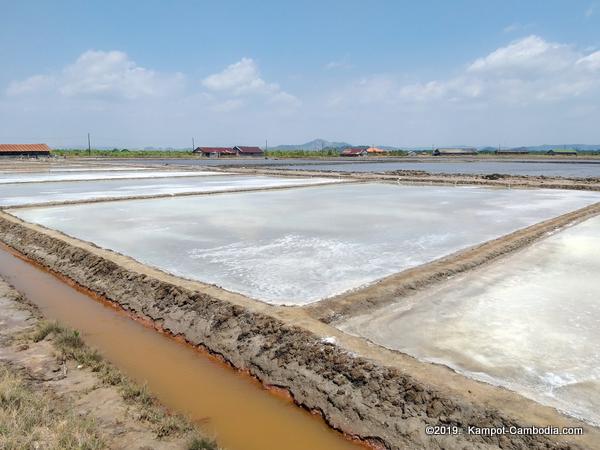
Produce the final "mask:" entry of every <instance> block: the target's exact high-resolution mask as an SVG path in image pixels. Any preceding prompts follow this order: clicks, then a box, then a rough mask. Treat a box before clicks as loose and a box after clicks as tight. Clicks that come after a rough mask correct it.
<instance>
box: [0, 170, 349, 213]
mask: <svg viewBox="0 0 600 450" xmlns="http://www.w3.org/2000/svg"><path fill="white" fill-rule="evenodd" d="M337 181H339V180H338V179H332V178H317V177H315V178H297V177H268V176H260V175H257V176H254V175H213V176H210V177H182V178H173V179H171V178H149V179H144V180H139V179H133V180H95V181H79V182H73V181H55V182H52V183H13V184H6V185H4V186H2V189H1V190H0V206H10V205H12V206H15V205H28V204H33V203H35V204H40V203H47V202H64V201H84V200H92V199H103V198H117V197H132V196H152V195H176V194H186V193H191V192H194V193H201V192H202V193H204V192H223V191H232V190H237V189H263V188H272V187H283V186H305V185H310V184H318V183H335V182H337Z"/></svg>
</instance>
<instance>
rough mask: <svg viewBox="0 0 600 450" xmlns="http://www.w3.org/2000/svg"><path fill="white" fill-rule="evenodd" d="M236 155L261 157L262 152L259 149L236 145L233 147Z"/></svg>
mask: <svg viewBox="0 0 600 450" xmlns="http://www.w3.org/2000/svg"><path fill="white" fill-rule="evenodd" d="M233 150H235V153H236V155H238V156H263V155H264V152H263V151H262V149H261V148H260V147H246V146H243V145H236V146H235V147H233Z"/></svg>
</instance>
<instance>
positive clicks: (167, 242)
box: [12, 183, 600, 305]
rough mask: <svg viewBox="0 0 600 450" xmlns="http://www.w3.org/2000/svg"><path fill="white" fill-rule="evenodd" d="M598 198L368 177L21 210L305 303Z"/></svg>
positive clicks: (262, 296)
mask: <svg viewBox="0 0 600 450" xmlns="http://www.w3.org/2000/svg"><path fill="white" fill-rule="evenodd" d="M599 200H600V195H599V194H598V193H594V192H581V191H561V190H543V189H538V190H515V189H512V190H510V189H491V188H481V187H451V188H449V187H438V186H403V185H395V184H379V183H369V184H357V185H354V184H345V185H334V186H321V187H310V188H306V189H289V190H282V191H263V192H253V193H236V194H219V195H215V196H210V197H204V196H198V197H194V196H191V197H174V198H164V199H152V200H130V201H129V200H127V201H121V202H106V203H99V204H91V205H86V204H82V205H70V206H55V207H36V208H26V209H20V210H14V211H12V213H13V214H14V215H16V216H18V217H20V218H22V219H24V220H26V221H30V222H34V223H38V224H41V225H44V226H47V227H49V228H54V229H57V230H59V231H62V232H64V233H66V234H68V235H71V236H74V237H77V238H80V239H83V240H86V241H92V242H94V243H95V244H97V245H99V246H101V247H104V248H108V249H112V250H116V251H118V252H120V253H123V254H126V255H129V256H131V257H133V258H135V259H137V260H139V261H140V262H143V263H146V264H149V265H152V266H155V267H158V268H161V269H163V270H166V271H168V272H171V273H173V274H175V275H179V276H184V277H188V278H192V279H196V280H200V281H203V282H207V283H213V284H216V285H219V286H222V287H224V288H225V289H228V290H231V291H235V292H240V293H242V294H245V295H248V296H250V297H253V298H257V299H259V300H262V301H265V302H268V303H273V304H286V305H303V304H308V303H311V302H314V301H317V300H320V299H323V298H326V297H329V296H332V295H336V294H340V293H343V292H345V291H348V290H350V289H354V288H357V287H360V286H363V285H365V284H368V283H371V282H373V281H375V280H377V279H380V278H383V277H385V276H387V275H391V274H393V273H395V272H398V271H401V270H404V269H407V268H410V267H414V266H416V265H419V264H423V263H426V262H428V261H431V260H432V259H435V258H438V257H441V256H444V255H447V254H449V253H452V252H455V251H457V250H460V249H463V248H465V247H468V246H471V245H474V244H477V243H481V242H483V241H487V240H489V239H492V238H496V237H499V236H501V235H504V234H506V233H509V232H512V231H515V230H517V229H520V228H522V227H525V226H528V225H532V224H534V223H537V222H539V221H541V220H545V219H550V218H552V217H555V216H557V215H560V214H563V213H566V212H568V211H572V210H575V209H578V208H581V207H584V206H587V205H589V204H591V203H595V202H597V201H599Z"/></svg>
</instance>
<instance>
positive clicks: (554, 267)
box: [339, 218, 600, 425]
mask: <svg viewBox="0 0 600 450" xmlns="http://www.w3.org/2000/svg"><path fill="white" fill-rule="evenodd" d="M599 273H600V218H594V219H590V220H588V221H586V222H584V223H581V224H579V225H576V226H574V227H572V228H569V229H567V230H565V231H562V232H559V233H558V234H554V235H553V236H551V237H548V238H547V239H545V240H543V241H541V242H538V243H536V244H534V245H533V246H531V247H529V248H526V249H524V250H522V251H520V252H519V253H517V254H515V255H513V256H511V257H508V258H505V259H504V260H501V261H498V262H497V263H495V264H492V265H490V266H488V267H485V268H482V269H479V270H476V271H473V272H471V273H469V274H467V275H463V276H459V277H456V278H454V279H452V280H451V281H448V282H446V283H445V284H444V285H442V286H440V287H437V288H433V289H431V290H429V291H427V292H424V293H423V294H419V295H416V296H413V297H411V298H409V299H407V300H402V301H399V302H398V303H396V304H392V305H389V306H386V307H383V308H381V309H379V310H377V311H375V312H372V313H369V314H367V315H364V316H360V317H355V318H352V319H349V320H348V321H346V322H344V323H342V324H341V325H339V327H340V328H341V329H342V330H344V331H347V332H350V333H352V334H356V335H360V336H363V337H366V338H368V339H370V340H372V341H373V342H375V343H378V344H380V345H383V346H385V347H388V348H391V349H394V350H398V351H401V352H404V353H408V354H410V355H413V356H415V357H417V358H419V359H421V360H425V361H430V362H435V363H441V364H445V365H447V366H449V367H452V368H454V369H455V370H457V371H459V372H461V373H464V374H466V375H468V376H469V377H472V378H475V379H478V380H482V381H486V382H490V383H493V384H496V385H500V386H504V387H507V388H509V389H512V390H515V391H518V392H520V393H522V394H524V395H525V396H528V397H530V398H533V399H534V400H537V401H539V402H541V403H544V404H547V405H550V406H554V407H556V408H558V409H560V410H562V411H564V412H567V413H568V414H571V415H573V416H576V417H579V418H582V419H584V420H586V421H588V422H590V423H592V424H595V425H600V345H599V343H600V282H599V278H598V274H599Z"/></svg>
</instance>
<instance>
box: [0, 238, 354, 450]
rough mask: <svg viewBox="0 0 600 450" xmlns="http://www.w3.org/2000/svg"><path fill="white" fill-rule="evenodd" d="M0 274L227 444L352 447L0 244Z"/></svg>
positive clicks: (252, 449)
mask: <svg viewBox="0 0 600 450" xmlns="http://www.w3.org/2000/svg"><path fill="white" fill-rule="evenodd" d="M0 275H2V277H4V278H5V279H6V280H7V281H8V282H9V283H11V284H12V285H13V286H14V287H15V288H16V289H17V290H19V291H21V292H22V293H23V294H25V295H26V297H27V298H28V299H29V300H30V301H32V302H33V303H35V304H36V305H38V306H39V307H40V309H41V310H42V312H43V314H44V315H45V316H46V317H48V318H52V319H56V320H59V321H60V322H62V323H64V324H66V325H68V326H70V327H72V328H75V329H77V330H80V332H81V333H82V335H83V337H84V338H85V341H86V342H87V343H89V344H90V345H92V346H94V347H96V348H98V350H100V351H101V352H102V354H103V355H104V356H105V357H106V358H107V359H108V360H109V361H111V362H112V363H114V364H115V365H116V366H117V367H119V368H121V369H122V370H123V371H124V372H125V373H127V374H128V375H129V376H131V377H132V378H134V379H136V380H137V381H140V382H147V383H148V387H149V389H150V390H151V391H152V393H154V394H155V395H156V396H157V397H158V398H159V399H160V400H161V401H162V402H163V403H164V404H165V405H167V406H168V407H170V408H173V409H174V410H177V411H181V412H184V413H186V414H188V415H190V416H191V417H192V418H193V419H194V420H196V421H199V422H201V423H202V424H203V425H202V426H203V428H204V429H205V430H206V431H207V432H209V433H212V434H214V435H215V436H216V437H217V439H218V441H219V444H220V445H221V446H223V447H225V448H226V449H228V450H280V449H281V450H307V449H310V450H338V449H339V450H342V449H343V450H357V449H360V448H363V449H364V447H363V446H361V445H359V444H358V443H354V442H351V441H349V440H348V439H346V438H344V436H342V435H341V434H340V433H337V432H335V431H333V430H332V429H330V428H329V427H328V426H327V425H326V424H325V423H324V422H323V420H321V419H320V418H319V417H316V416H313V415H311V414H310V413H308V412H307V411H304V410H302V409H301V408H299V407H297V406H295V405H294V404H293V403H291V401H289V400H286V399H284V398H280V397H279V396H276V395H273V394H272V393H270V392H268V391H266V390H265V389H264V388H262V387H261V385H260V384H259V383H258V382H256V381H255V380H253V379H252V378H250V377H249V376H245V375H243V374H240V373H238V372H236V371H234V370H232V369H231V368H229V367H227V366H225V365H224V364H223V363H221V362H219V361H217V360H214V359H213V358H211V357H210V356H208V355H205V354H201V353H199V352H198V351H196V350H194V349H193V348H192V347H191V346H189V345H185V344H182V343H179V342H177V341H175V340H174V339H171V338H169V337H167V336H164V335H162V334H160V333H158V332H156V331H155V330H153V329H151V328H149V327H145V326H144V325H142V324H141V323H139V322H136V321H134V320H131V318H129V317H128V316H127V314H125V313H124V312H123V311H120V310H117V309H115V308H113V307H111V306H109V305H106V304H104V303H102V302H99V301H95V300H93V299H92V298H91V297H89V296H88V295H86V294H85V293H83V292H80V291H78V290H77V289H75V288H74V287H71V286H69V285H68V284H66V283H64V282H63V281H61V280H60V279H58V278H57V277H55V276H53V275H51V274H50V273H48V272H45V271H44V270H42V269H40V268H38V267H36V266H34V265H33V264H30V263H28V262H25V261H23V260H22V259H20V258H18V257H17V256H15V255H14V254H12V252H11V251H10V250H9V249H8V248H7V247H5V246H3V245H0Z"/></svg>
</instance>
